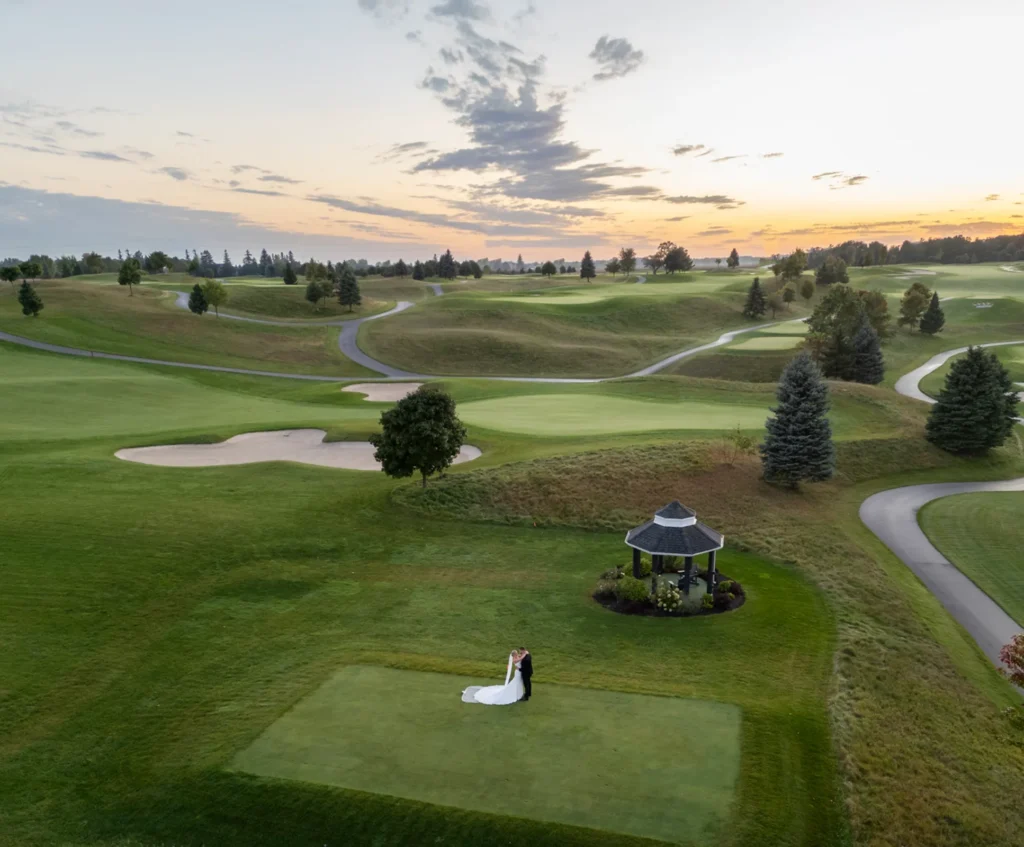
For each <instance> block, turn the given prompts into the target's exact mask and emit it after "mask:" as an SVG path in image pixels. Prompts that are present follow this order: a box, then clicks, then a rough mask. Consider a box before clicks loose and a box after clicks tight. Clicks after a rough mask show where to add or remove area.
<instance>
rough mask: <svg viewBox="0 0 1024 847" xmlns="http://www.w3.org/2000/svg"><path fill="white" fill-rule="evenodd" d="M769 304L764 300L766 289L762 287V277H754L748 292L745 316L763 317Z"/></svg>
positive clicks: (744, 308) (752, 317)
mask: <svg viewBox="0 0 1024 847" xmlns="http://www.w3.org/2000/svg"><path fill="white" fill-rule="evenodd" d="M766 308H767V305H766V304H765V301H764V290H763V289H762V288H761V278H760V277H756V276H755V277H754V281H753V282H752V283H750V291H748V292H747V303H746V305H745V306H744V307H743V317H745V318H751V319H756V318H763V317H764V313H765V310H766Z"/></svg>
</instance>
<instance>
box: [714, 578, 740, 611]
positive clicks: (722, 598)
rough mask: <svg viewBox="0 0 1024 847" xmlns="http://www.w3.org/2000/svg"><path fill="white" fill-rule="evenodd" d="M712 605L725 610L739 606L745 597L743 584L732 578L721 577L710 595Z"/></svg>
mask: <svg viewBox="0 0 1024 847" xmlns="http://www.w3.org/2000/svg"><path fill="white" fill-rule="evenodd" d="M712 597H713V601H712V602H713V603H714V607H715V608H716V609H718V610H719V611H722V612H726V611H729V610H730V609H735V608H736V607H737V606H740V605H741V604H742V603H743V601H744V599H745V598H746V593H745V592H744V591H743V586H742V585H740V584H739V583H738V582H737V581H736V580H734V579H723V580H719V582H718V583H717V584H716V585H715V590H714V593H713V595H712Z"/></svg>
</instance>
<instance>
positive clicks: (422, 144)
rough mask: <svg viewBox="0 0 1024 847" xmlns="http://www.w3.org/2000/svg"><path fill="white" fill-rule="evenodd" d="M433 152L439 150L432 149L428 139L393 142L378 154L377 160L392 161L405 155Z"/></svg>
mask: <svg viewBox="0 0 1024 847" xmlns="http://www.w3.org/2000/svg"><path fill="white" fill-rule="evenodd" d="M431 153H437V150H433V149H431V147H430V144H429V143H428V142H426V141H406V142H405V143H404V144H392V145H391V146H390V147H389V148H388V149H387V150H385V151H384V152H383V153H381V154H380V155H379V156H377V161H379V162H390V161H393V160H395V159H400V158H402V157H403V156H427V155H430V154H431Z"/></svg>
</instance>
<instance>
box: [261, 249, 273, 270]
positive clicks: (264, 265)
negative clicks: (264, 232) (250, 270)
mask: <svg viewBox="0 0 1024 847" xmlns="http://www.w3.org/2000/svg"><path fill="white" fill-rule="evenodd" d="M273 272H274V263H273V262H272V261H271V260H270V256H269V255H267V248H266V247H264V248H263V249H262V250H261V251H260V275H261V276H270V275H271V274H272V273H273Z"/></svg>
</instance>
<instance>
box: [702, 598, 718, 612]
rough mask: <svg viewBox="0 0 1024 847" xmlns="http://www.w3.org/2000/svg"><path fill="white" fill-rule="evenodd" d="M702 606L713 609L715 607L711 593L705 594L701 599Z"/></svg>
mask: <svg viewBox="0 0 1024 847" xmlns="http://www.w3.org/2000/svg"><path fill="white" fill-rule="evenodd" d="M700 605H701V608H703V609H707V610H709V611H710V610H711V609H713V608H714V607H715V601H714V599H713V598H712V596H711V595H710V594H704V595H703V596H702V597H701V599H700Z"/></svg>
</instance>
